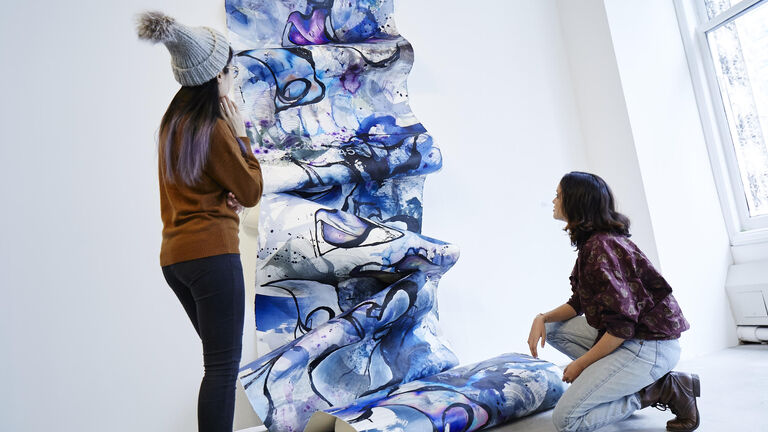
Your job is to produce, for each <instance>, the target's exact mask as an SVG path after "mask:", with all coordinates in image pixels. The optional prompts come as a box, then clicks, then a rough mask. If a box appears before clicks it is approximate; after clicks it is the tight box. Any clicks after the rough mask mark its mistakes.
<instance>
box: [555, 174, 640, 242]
mask: <svg viewBox="0 0 768 432" xmlns="http://www.w3.org/2000/svg"><path fill="white" fill-rule="evenodd" d="M560 203H561V205H562V210H563V215H564V216H565V218H566V219H567V220H568V224H567V225H566V226H565V231H567V232H568V235H569V236H570V237H571V245H573V246H575V247H576V248H581V246H583V245H584V243H585V242H586V241H587V239H588V238H589V237H590V236H591V235H592V234H594V233H597V232H610V233H615V234H620V235H623V236H626V237H629V236H630V234H629V218H628V217H626V216H624V215H623V214H621V213H619V212H617V211H616V205H615V204H614V199H613V192H611V188H610V187H608V184H607V183H606V182H605V180H603V179H602V178H600V176H597V175H595V174H590V173H586V172H580V171H573V172H569V173H568V174H566V175H564V176H563V178H562V179H560Z"/></svg>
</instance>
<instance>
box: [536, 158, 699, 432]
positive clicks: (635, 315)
mask: <svg viewBox="0 0 768 432" xmlns="http://www.w3.org/2000/svg"><path fill="white" fill-rule="evenodd" d="M553 204H554V217H555V219H559V220H562V221H565V222H566V223H567V225H566V227H565V230H566V231H567V232H568V234H569V235H570V237H571V244H572V245H573V246H575V247H576V248H577V249H578V258H577V259H576V265H575V266H574V268H573V273H572V274H571V286H572V290H573V295H572V296H571V298H570V299H569V300H568V301H567V302H566V303H565V304H563V305H562V306H560V307H557V308H555V309H553V310H551V311H549V312H547V313H545V314H539V315H538V316H536V318H535V319H534V320H533V325H532V326H531V333H530V336H529V338H528V345H529V347H530V349H531V354H532V355H533V356H534V357H537V345H538V344H539V341H541V346H542V347H543V346H544V342H545V341H548V342H549V343H550V344H551V345H552V346H554V347H555V348H556V349H557V350H559V351H561V352H562V353H564V354H565V355H567V356H568V357H570V358H571V359H572V360H573V362H571V363H570V364H569V365H568V366H567V367H566V368H565V371H563V381H566V382H568V383H571V386H570V387H569V388H568V390H566V392H565V394H563V397H562V398H561V399H560V401H559V402H558V403H557V406H555V410H554V412H553V415H552V417H553V420H554V422H555V426H556V427H557V430H558V431H592V430H596V429H599V428H601V427H603V426H605V425H608V424H611V423H614V422H617V421H620V420H623V419H625V418H627V417H629V416H630V415H631V414H632V413H633V412H634V411H636V410H638V409H640V408H645V407H647V406H651V405H653V406H657V407H659V406H660V407H662V408H666V407H669V408H670V409H671V410H672V412H673V413H675V414H676V415H677V417H676V418H675V419H673V420H670V421H669V422H668V423H667V430H670V431H692V430H694V429H696V428H697V427H698V426H699V412H698V408H697V405H696V397H697V396H699V393H700V390H699V377H698V376H697V375H692V374H686V373H682V372H670V370H672V368H673V367H674V366H675V365H676V364H677V361H678V359H679V358H680V344H679V342H678V338H679V337H680V333H682V332H683V331H685V330H687V329H688V328H689V325H688V322H687V321H686V319H685V318H684V317H683V313H682V312H681V310H680V307H679V306H678V304H677V301H676V300H675V297H674V296H673V295H672V288H671V287H670V286H669V284H667V282H666V281H665V280H664V278H663V277H662V276H661V274H659V272H658V271H657V270H656V269H655V268H654V267H653V265H652V264H651V263H650V261H649V260H648V258H647V257H646V256H645V255H644V254H643V252H642V251H640V249H639V248H638V247H637V246H636V245H635V244H634V243H633V242H632V241H630V240H629V235H630V234H629V219H627V217H626V216H624V215H622V214H621V213H618V212H617V211H616V210H615V206H614V200H613V194H612V193H611V190H610V188H609V187H608V185H607V184H606V183H605V181H604V180H603V179H602V178H600V177H598V176H596V175H594V174H589V173H583V172H571V173H568V174H566V175H565V176H564V177H563V178H562V179H561V180H560V184H559V185H558V187H557V195H556V196H555V199H554V200H553ZM582 314H584V316H581V315H582Z"/></svg>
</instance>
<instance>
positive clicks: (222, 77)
mask: <svg viewBox="0 0 768 432" xmlns="http://www.w3.org/2000/svg"><path fill="white" fill-rule="evenodd" d="M223 79H224V76H223V75H222V74H221V72H219V74H218V75H216V81H218V83H219V84H221V81H222V80H223Z"/></svg>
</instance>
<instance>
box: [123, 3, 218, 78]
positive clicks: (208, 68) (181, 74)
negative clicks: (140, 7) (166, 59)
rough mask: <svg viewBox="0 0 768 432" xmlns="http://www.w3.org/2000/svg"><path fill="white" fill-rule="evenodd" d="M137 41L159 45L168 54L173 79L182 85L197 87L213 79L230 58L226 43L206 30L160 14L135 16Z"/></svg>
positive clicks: (212, 30)
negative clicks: (163, 45)
mask: <svg viewBox="0 0 768 432" xmlns="http://www.w3.org/2000/svg"><path fill="white" fill-rule="evenodd" d="M136 21H137V25H136V30H137V32H138V34H139V38H140V39H144V40H148V41H151V42H153V43H158V42H162V43H163V44H165V47H166V48H168V51H170V53H171V67H172V68H173V76H174V78H176V81H178V82H179V84H181V85H182V86H185V87H187V86H198V85H200V84H204V83H206V82H208V81H210V80H212V79H213V78H214V77H216V75H218V74H219V72H221V71H222V69H224V66H226V65H227V60H228V59H229V42H228V41H227V38H226V37H224V35H223V34H221V33H220V32H218V31H216V30H214V29H212V28H209V27H187V26H185V25H182V24H179V23H177V22H176V20H175V19H173V18H171V17H169V16H167V15H165V14H164V13H162V12H157V11H149V12H144V13H141V14H139V15H138V17H137V20H136Z"/></svg>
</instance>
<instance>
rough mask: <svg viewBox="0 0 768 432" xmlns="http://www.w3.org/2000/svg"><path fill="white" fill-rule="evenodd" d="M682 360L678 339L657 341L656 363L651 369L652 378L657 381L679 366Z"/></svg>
mask: <svg viewBox="0 0 768 432" xmlns="http://www.w3.org/2000/svg"><path fill="white" fill-rule="evenodd" d="M679 359H680V343H679V342H678V341H677V339H674V340H661V341H656V362H655V363H654V365H653V367H652V368H651V377H652V378H653V379H654V380H657V379H659V378H661V377H663V376H664V375H666V374H667V373H668V372H669V371H671V370H672V368H674V367H675V365H677V362H678V360H679Z"/></svg>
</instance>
